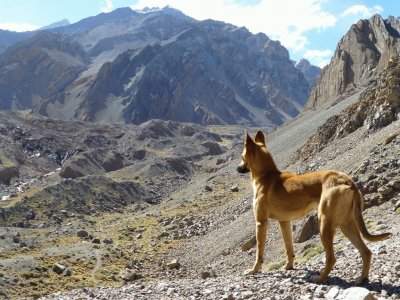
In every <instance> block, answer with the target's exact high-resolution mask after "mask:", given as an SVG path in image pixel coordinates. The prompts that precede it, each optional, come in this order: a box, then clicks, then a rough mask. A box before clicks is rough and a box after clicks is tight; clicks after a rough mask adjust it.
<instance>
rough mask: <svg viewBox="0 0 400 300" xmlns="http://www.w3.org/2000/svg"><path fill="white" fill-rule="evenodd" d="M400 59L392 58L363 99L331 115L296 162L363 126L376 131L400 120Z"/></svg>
mask: <svg viewBox="0 0 400 300" xmlns="http://www.w3.org/2000/svg"><path fill="white" fill-rule="evenodd" d="M399 114H400V58H396V59H393V58H392V59H391V60H390V61H389V62H388V64H387V66H386V68H385V69H384V70H383V71H382V72H381V73H380V74H379V76H378V77H377V79H376V80H374V81H373V82H372V83H371V85H370V87H369V88H367V89H366V90H365V91H364V92H363V93H362V94H361V95H360V100H359V101H357V102H355V103H354V104H352V105H350V106H349V107H348V108H346V109H345V110H344V111H343V112H342V113H340V114H339V115H336V116H333V117H331V118H329V119H328V120H327V121H326V122H325V124H324V125H322V126H321V127H320V128H319V129H318V130H317V132H316V133H315V134H314V135H312V136H311V137H310V139H309V140H308V141H307V143H306V144H305V145H304V146H302V147H301V148H300V149H298V150H297V151H296V153H295V155H294V157H293V161H298V160H302V161H304V160H306V159H308V158H310V157H312V156H313V155H314V154H315V153H317V152H319V151H322V150H323V149H324V148H325V147H326V146H327V145H328V144H329V143H330V142H332V141H333V140H336V139H340V138H343V137H345V136H347V135H349V134H350V133H352V132H354V131H355V130H357V129H358V128H360V127H362V126H364V125H365V126H366V127H367V130H368V131H375V130H377V129H380V128H382V127H385V126H387V125H389V124H390V123H392V122H393V121H395V120H398V119H399V116H400V115H399Z"/></svg>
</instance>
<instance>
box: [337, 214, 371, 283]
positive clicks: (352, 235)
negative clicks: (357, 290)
mask: <svg viewBox="0 0 400 300" xmlns="http://www.w3.org/2000/svg"><path fill="white" fill-rule="evenodd" d="M340 229H341V230H342V232H343V234H344V235H345V236H346V237H347V238H348V239H349V240H350V242H351V243H352V244H353V245H354V246H355V247H356V248H357V249H358V251H359V252H360V254H361V257H362V260H363V268H362V272H361V277H360V278H359V279H358V280H357V283H362V282H368V275H369V268H370V266H371V257H372V253H371V250H369V249H368V247H367V246H366V245H365V243H364V241H363V240H362V239H361V236H360V232H359V231H358V227H357V224H356V222H355V221H354V220H351V221H349V222H348V223H346V224H345V225H341V226H340Z"/></svg>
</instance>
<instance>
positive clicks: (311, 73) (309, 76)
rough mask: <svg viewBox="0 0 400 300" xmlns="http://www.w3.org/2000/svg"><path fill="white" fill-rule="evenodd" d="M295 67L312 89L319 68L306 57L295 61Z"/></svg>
mask: <svg viewBox="0 0 400 300" xmlns="http://www.w3.org/2000/svg"><path fill="white" fill-rule="evenodd" d="M295 66H296V68H297V69H299V70H300V71H301V72H302V73H303V74H304V77H305V79H306V80H307V82H308V84H309V86H310V88H311V89H312V88H313V87H314V85H315V83H316V81H317V78H318V76H319V74H320V73H321V68H320V67H317V66H314V65H312V64H311V63H310V62H309V61H308V60H307V59H304V58H302V59H300V61H299V62H297V63H296V65H295Z"/></svg>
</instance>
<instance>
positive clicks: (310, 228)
mask: <svg viewBox="0 0 400 300" xmlns="http://www.w3.org/2000/svg"><path fill="white" fill-rule="evenodd" d="M318 233H319V224H318V217H317V215H316V214H315V213H314V214H312V215H310V216H309V217H308V218H306V219H305V220H303V222H302V223H301V225H300V230H299V231H298V232H297V233H296V235H295V237H294V241H295V242H296V243H303V242H305V241H308V240H309V239H310V238H312V237H313V236H314V235H316V234H318Z"/></svg>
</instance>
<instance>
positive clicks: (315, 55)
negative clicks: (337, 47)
mask: <svg viewBox="0 0 400 300" xmlns="http://www.w3.org/2000/svg"><path fill="white" fill-rule="evenodd" d="M332 55H333V51H332V50H330V49H327V50H307V51H306V52H305V53H304V58H306V59H308V60H309V61H310V63H311V64H313V65H316V66H318V67H320V68H323V67H325V66H326V65H327V64H329V62H330V60H331V57H332Z"/></svg>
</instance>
